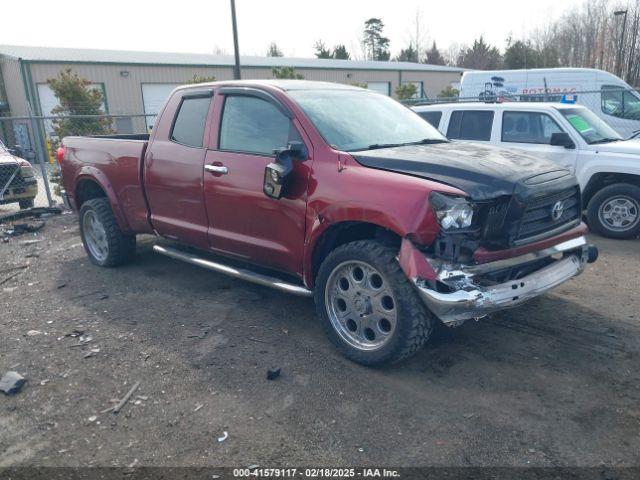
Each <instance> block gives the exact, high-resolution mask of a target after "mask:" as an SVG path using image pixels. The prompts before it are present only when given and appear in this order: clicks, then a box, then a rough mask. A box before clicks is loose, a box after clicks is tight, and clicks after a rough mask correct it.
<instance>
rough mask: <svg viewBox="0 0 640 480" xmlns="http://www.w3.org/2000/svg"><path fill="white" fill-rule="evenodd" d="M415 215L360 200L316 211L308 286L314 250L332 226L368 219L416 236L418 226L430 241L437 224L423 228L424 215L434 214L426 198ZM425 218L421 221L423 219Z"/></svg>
mask: <svg viewBox="0 0 640 480" xmlns="http://www.w3.org/2000/svg"><path fill="white" fill-rule="evenodd" d="M418 210H419V211H416V212H415V213H414V214H413V215H412V214H409V215H406V216H399V215H394V214H392V211H391V210H390V211H385V210H383V209H382V208H381V206H377V205H370V204H366V203H360V202H349V203H341V204H331V205H329V206H327V207H326V208H324V209H322V210H320V211H318V212H316V213H315V214H314V215H313V219H309V220H312V221H310V225H311V226H310V228H309V231H308V235H307V238H306V241H305V255H304V262H303V263H304V264H303V268H304V281H305V284H306V285H308V286H312V285H313V252H314V251H315V249H316V247H317V246H318V242H319V241H320V239H321V238H322V236H323V235H324V234H325V233H326V232H327V231H328V230H329V229H331V228H332V227H335V226H337V225H339V224H341V223H347V222H349V223H366V224H371V225H375V226H378V227H381V228H384V229H386V230H390V231H392V232H393V233H395V234H396V235H398V236H399V237H401V238H405V237H408V238H414V237H415V236H416V233H415V232H416V231H417V229H418V228H420V229H421V233H420V237H419V240H420V243H421V244H427V245H428V244H430V243H431V242H433V240H434V239H435V237H436V236H437V234H438V228H436V227H435V226H436V225H437V223H435V218H434V220H433V221H434V228H433V229H426V230H425V228H424V223H425V222H424V218H426V217H428V215H430V214H431V210H430V208H429V207H428V204H427V203H426V202H425V203H424V204H423V205H421V206H420V208H419V209H418ZM421 220H422V221H421Z"/></svg>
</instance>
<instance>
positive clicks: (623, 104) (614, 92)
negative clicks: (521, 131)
mask: <svg viewBox="0 0 640 480" xmlns="http://www.w3.org/2000/svg"><path fill="white" fill-rule="evenodd" d="M462 102H472V103H473V102H478V103H496V102H500V103H503V102H532V103H535V102H559V103H571V104H577V105H582V106H585V107H587V108H588V109H589V110H591V111H592V112H594V113H595V114H596V115H598V116H599V117H600V118H602V119H603V120H604V121H605V122H606V123H608V124H609V125H610V126H611V127H613V129H614V130H616V131H618V133H620V134H621V135H622V136H623V137H625V138H627V137H629V136H631V135H633V134H635V133H638V132H640V92H638V90H636V89H629V88H620V87H614V86H611V87H607V86H604V87H603V88H601V89H600V90H576V89H563V88H546V89H545V88H536V89H522V91H521V92H519V93H518V92H510V91H507V90H501V89H492V88H486V89H485V90H483V91H480V92H479V93H477V94H476V95H473V96H462V97H460V96H457V97H446V98H445V97H436V98H427V97H423V98H418V99H409V100H405V101H403V103H404V104H405V105H408V106H418V105H436V104H445V103H462Z"/></svg>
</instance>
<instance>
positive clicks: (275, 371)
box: [267, 368, 281, 380]
mask: <svg viewBox="0 0 640 480" xmlns="http://www.w3.org/2000/svg"><path fill="white" fill-rule="evenodd" d="M280 371H281V369H280V368H270V369H269V370H267V380H275V379H276V378H278V377H279V376H280Z"/></svg>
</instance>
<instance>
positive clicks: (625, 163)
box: [576, 153, 640, 190]
mask: <svg viewBox="0 0 640 480" xmlns="http://www.w3.org/2000/svg"><path fill="white" fill-rule="evenodd" d="M581 163H582V165H579V166H578V168H577V169H576V177H577V178H578V182H579V183H580V188H581V189H582V190H584V189H585V188H586V186H587V185H588V184H589V181H590V180H591V178H592V177H593V176H594V175H596V174H599V173H620V174H625V175H636V176H638V177H640V156H636V155H614V154H608V153H594V154H593V155H589V156H588V157H586V158H584V159H583V160H582V162H581Z"/></svg>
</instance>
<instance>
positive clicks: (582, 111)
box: [558, 108, 622, 145]
mask: <svg viewBox="0 0 640 480" xmlns="http://www.w3.org/2000/svg"><path fill="white" fill-rule="evenodd" d="M558 110H560V113H562V115H564V116H565V118H566V119H567V120H568V121H569V123H570V124H571V126H572V127H573V128H574V129H575V131H576V132H578V133H579V134H580V136H581V137H582V138H584V141H585V142H587V143H588V144H589V145H593V144H595V143H607V142H614V141H616V140H622V137H621V136H620V134H619V133H617V132H616V131H615V130H614V129H613V128H611V127H610V126H609V125H607V124H606V123H605V122H603V121H602V120H600V118H598V117H597V116H596V114H595V113H593V112H592V111H591V110H587V109H586V108H560V109H558Z"/></svg>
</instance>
